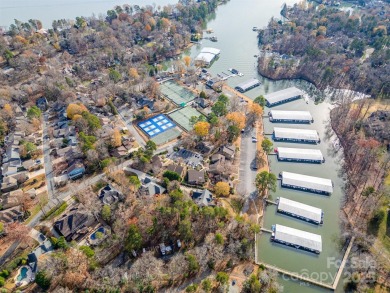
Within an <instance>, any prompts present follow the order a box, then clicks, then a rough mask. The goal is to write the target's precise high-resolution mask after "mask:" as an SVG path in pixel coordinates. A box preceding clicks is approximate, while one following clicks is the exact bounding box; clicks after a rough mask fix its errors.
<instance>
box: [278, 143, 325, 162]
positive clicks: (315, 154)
mask: <svg viewBox="0 0 390 293" xmlns="http://www.w3.org/2000/svg"><path fill="white" fill-rule="evenodd" d="M275 153H276V156H277V157H278V160H279V161H288V162H305V163H317V164H321V163H325V158H324V156H323V154H322V152H321V150H318V149H299V148H286V147H277V148H275Z"/></svg>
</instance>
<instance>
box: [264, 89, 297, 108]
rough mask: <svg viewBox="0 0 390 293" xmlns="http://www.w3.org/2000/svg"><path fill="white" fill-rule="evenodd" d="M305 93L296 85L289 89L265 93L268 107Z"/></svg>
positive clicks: (291, 99)
mask: <svg viewBox="0 0 390 293" xmlns="http://www.w3.org/2000/svg"><path fill="white" fill-rule="evenodd" d="M302 95H303V91H301V90H300V89H298V88H296V87H289V88H287V89H284V90H281V91H277V92H273V93H270V94H267V95H264V98H265V99H266V101H267V107H273V106H276V105H279V104H283V103H287V102H289V101H293V100H296V99H300V98H301V97H302Z"/></svg>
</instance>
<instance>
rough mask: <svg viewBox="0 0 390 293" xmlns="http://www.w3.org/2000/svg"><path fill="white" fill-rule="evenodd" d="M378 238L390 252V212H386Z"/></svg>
mask: <svg viewBox="0 0 390 293" xmlns="http://www.w3.org/2000/svg"><path fill="white" fill-rule="evenodd" d="M378 239H379V240H380V241H381V242H382V244H383V246H384V247H385V248H386V249H387V251H388V252H390V217H389V212H386V213H385V218H384V219H383V221H382V223H381V224H380V225H379V229H378Z"/></svg>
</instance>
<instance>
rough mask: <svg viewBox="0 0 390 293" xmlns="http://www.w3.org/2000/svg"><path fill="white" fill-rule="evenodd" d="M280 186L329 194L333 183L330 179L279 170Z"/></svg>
mask: <svg viewBox="0 0 390 293" xmlns="http://www.w3.org/2000/svg"><path fill="white" fill-rule="evenodd" d="M280 176H281V179H282V186H283V187H289V188H294V189H300V190H304V191H311V192H315V193H322V194H328V195H329V194H331V193H332V192H333V183H332V180H330V179H325V178H319V177H313V176H308V175H302V174H297V173H290V172H281V174H280Z"/></svg>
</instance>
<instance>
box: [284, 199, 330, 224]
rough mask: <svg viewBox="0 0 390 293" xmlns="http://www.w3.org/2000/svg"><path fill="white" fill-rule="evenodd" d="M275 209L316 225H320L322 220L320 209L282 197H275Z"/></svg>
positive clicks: (322, 214) (322, 215)
mask: <svg viewBox="0 0 390 293" xmlns="http://www.w3.org/2000/svg"><path fill="white" fill-rule="evenodd" d="M277 211H278V213H282V214H285V215H288V216H291V217H294V218H297V219H300V220H303V221H306V222H309V223H312V224H316V225H322V224H323V222H324V221H323V218H324V213H323V211H322V210H321V209H319V208H316V207H313V206H310V205H307V204H303V203H301V202H298V201H294V200H290V199H287V198H284V197H278V198H277Z"/></svg>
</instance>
